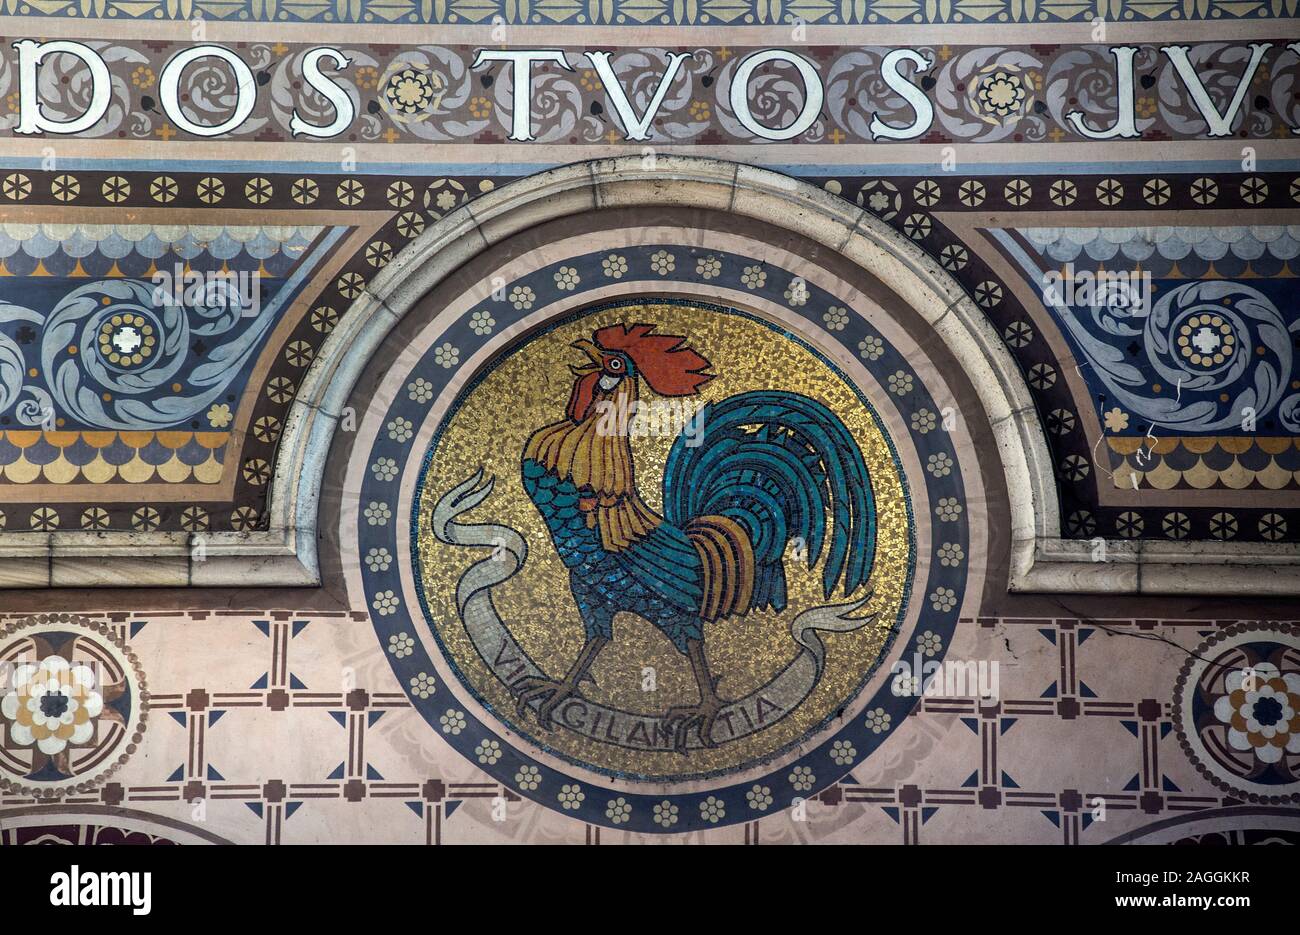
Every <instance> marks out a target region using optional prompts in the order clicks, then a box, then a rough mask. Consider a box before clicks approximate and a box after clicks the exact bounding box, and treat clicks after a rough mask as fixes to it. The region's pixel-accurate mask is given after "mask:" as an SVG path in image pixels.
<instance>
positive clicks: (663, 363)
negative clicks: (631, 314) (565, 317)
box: [592, 324, 713, 396]
mask: <svg viewBox="0 0 1300 935" xmlns="http://www.w3.org/2000/svg"><path fill="white" fill-rule="evenodd" d="M654 329H655V326H654V325H644V324H638V325H610V326H609V327H608V328H601V329H600V330H599V331H597V332H596V333H595V334H594V335H592V337H593V338H594V339H595V342H596V343H597V344H598V345H600V346H601V347H603V348H604V349H605V350H607V351H622V352H623V353H625V354H627V356H628V357H631V358H632V363H634V364H636V369H637V372H638V373H640V374H641V376H643V377H645V381H646V383H648V384H649V385H650V389H652V390H654V391H655V392H656V393H658V394H659V395H660V396H692V395H694V394H695V393H697V392H699V389H700V387H701V386H703V385H704V384H705V383H708V382H709V381H710V380H712V379H713V374H711V373H705V372H704V371H705V370H707V369H708V368H709V367H710V366H711V365H710V364H709V362H708V360H706V359H705V358H704V357H702V356H701V355H699V354H697V353H696V352H695V351H693V350H691V349H690V348H689V347H687V346H686V344H685V341H686V338H684V337H682V336H681V335H678V334H654Z"/></svg>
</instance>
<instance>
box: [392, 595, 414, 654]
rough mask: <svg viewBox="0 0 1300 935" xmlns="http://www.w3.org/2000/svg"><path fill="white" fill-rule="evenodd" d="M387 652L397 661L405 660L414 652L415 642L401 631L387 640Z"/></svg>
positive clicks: (409, 635)
mask: <svg viewBox="0 0 1300 935" xmlns="http://www.w3.org/2000/svg"><path fill="white" fill-rule="evenodd" d="M386 593H388V594H392V593H393V592H392V591H388V592H386ZM388 651H389V652H390V653H392V654H393V655H394V656H396V657H397V658H398V659H405V658H406V657H407V656H409V655H411V653H413V652H415V640H414V639H413V638H412V637H411V634H409V633H407V632H406V631H405V630H403V631H402V632H401V633H396V634H394V635H393V636H390V637H389V638H388Z"/></svg>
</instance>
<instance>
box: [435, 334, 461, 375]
mask: <svg viewBox="0 0 1300 935" xmlns="http://www.w3.org/2000/svg"><path fill="white" fill-rule="evenodd" d="M433 362H434V363H435V364H437V365H438V366H439V367H446V368H447V369H448V370H450V369H451V368H452V367H454V366H456V365H457V364H458V363H460V348H458V347H456V345H454V344H452V343H451V342H450V341H444V342H442V344H440V345H438V347H436V348H434V351H433Z"/></svg>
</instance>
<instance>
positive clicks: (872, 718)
mask: <svg viewBox="0 0 1300 935" xmlns="http://www.w3.org/2000/svg"><path fill="white" fill-rule="evenodd" d="M891 720H892V718H891V717H890V716H889V712H888V711H886V710H885V709H884V708H872V709H871V710H870V711H868V712H867V729H868V730H870V731H871V732H872V733H873V734H883V733H884V732H885V731H887V730H889V722H890V721H891Z"/></svg>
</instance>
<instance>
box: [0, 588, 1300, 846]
mask: <svg viewBox="0 0 1300 935" xmlns="http://www.w3.org/2000/svg"><path fill="white" fill-rule="evenodd" d="M93 616H95V617H98V618H99V619H100V620H102V622H103V623H105V624H107V625H108V626H109V628H110V630H111V631H112V632H113V633H114V634H115V635H118V636H120V637H124V638H126V639H127V642H128V644H129V646H130V648H131V649H132V651H133V652H135V653H136V654H137V655H138V656H139V657H140V659H141V661H142V664H143V666H144V668H145V670H146V672H147V673H148V674H149V678H150V682H151V692H152V694H151V712H152V714H153V716H154V719H155V720H156V723H154V724H152V725H151V727H150V730H149V732H148V733H147V734H146V736H145V739H144V741H143V746H142V748H141V750H140V752H139V753H138V754H137V755H136V756H135V757H133V758H132V759H131V760H130V761H128V762H127V764H126V765H125V766H123V767H122V768H121V770H120V772H119V773H118V774H117V775H115V776H114V777H112V779H111V781H109V782H107V783H104V784H102V785H98V786H96V787H95V788H93V789H91V790H90V791H88V792H86V793H79V794H75V795H69V796H67V797H55V798H52V799H48V800H44V808H45V809H48V810H49V813H50V814H51V815H53V816H57V815H58V814H60V813H67V814H75V813H77V812H78V810H80V809H87V808H91V807H96V806H112V807H116V808H119V809H133V810H137V813H138V811H140V810H143V811H148V812H152V813H155V814H157V815H159V816H160V817H170V818H172V819H181V820H182V821H183V822H184V823H185V824H186V825H187V826H188V827H191V828H193V829H195V830H201V831H202V832H203V833H204V834H207V835H215V836H218V837H220V838H223V839H227V840H232V841H235V842H237V843H239V842H246V843H272V844H279V843H308V842H314V841H320V840H330V839H334V840H337V839H339V838H341V837H346V839H348V840H351V841H356V842H376V843H378V842H404V843H425V844H441V843H453V842H462V841H470V840H474V841H496V840H502V841H506V840H513V841H553V842H572V843H582V842H584V841H585V842H587V843H601V842H607V843H638V842H641V841H646V842H649V841H650V840H653V837H650V836H642V835H639V834H635V833H631V832H626V831H616V830H611V829H609V828H599V827H596V826H593V825H585V824H583V823H582V822H580V821H576V820H573V819H572V818H565V817H562V816H559V815H557V814H556V813H555V812H552V811H550V810H549V809H545V808H543V807H542V806H540V805H536V804H533V803H531V802H529V801H527V800H526V799H524V798H522V797H521V796H520V795H519V794H518V792H517V791H516V790H514V789H512V788H511V786H510V785H509V784H508V783H507V784H502V783H500V782H498V781H495V780H493V779H491V778H490V777H489V776H487V775H486V774H484V773H483V772H481V771H480V768H479V767H478V766H477V764H474V763H472V762H471V761H467V760H465V759H464V758H463V757H461V756H459V755H458V754H456V753H455V752H453V751H452V750H451V748H450V747H449V746H448V745H447V744H446V743H445V741H444V740H443V739H442V735H441V734H439V733H437V732H430V731H428V730H427V728H426V727H424V725H423V722H422V721H420V719H419V716H418V715H417V714H415V713H414V712H413V711H412V710H411V708H410V702H409V701H407V700H406V697H405V696H404V694H403V693H402V691H401V689H400V687H399V686H398V685H397V683H396V681H395V680H394V678H393V676H392V675H391V673H390V671H389V669H388V666H387V664H386V663H385V662H384V660H383V658H381V657H382V655H383V654H382V652H381V651H380V650H379V649H378V647H377V645H376V644H375V641H374V636H373V633H372V632H371V629H370V626H369V625H368V624H367V623H366V622H365V621H364V616H365V615H364V614H363V613H360V612H354V613H344V614H340V613H321V612H319V611H314V612H302V613H295V612H292V611H274V612H266V613H257V612H248V611H245V612H232V611H216V612H209V611H199V612H193V613H185V614H181V615H171V616H168V615H159V614H151V613H149V612H147V611H138V612H134V613H120V614H114V615H111V617H110V616H108V615H93ZM1237 623H1238V622H1237V621H1234V620H1213V619H1194V618H1187V619H1155V618H1151V619H1143V618H1133V617H1104V616H1103V617H1098V618H1096V619H1093V618H1078V617H982V618H963V619H962V620H961V621H959V623H958V627H957V636H956V640H957V642H956V643H955V644H954V647H953V650H954V651H955V652H957V653H959V654H963V655H966V656H975V655H982V656H985V657H987V658H988V659H989V660H990V661H994V660H996V661H997V662H998V663H999V665H1000V666H1001V685H1000V697H1001V700H1000V702H999V703H997V704H994V705H982V704H981V703H980V702H979V701H978V700H977V699H959V698H923V699H921V701H920V703H919V704H918V705H917V707H916V709H915V710H914V711H913V712H912V713H911V714H909V715H908V716H907V717H906V719H905V720H904V721H903V722H902V723H901V724H897V725H895V727H894V731H893V735H892V736H891V737H890V739H889V741H888V742H887V743H886V744H885V745H884V746H883V747H882V749H881V751H880V752H879V754H877V756H875V757H872V758H871V759H869V760H867V761H866V762H865V763H864V764H863V765H862V766H860V767H859V768H857V769H854V770H853V771H852V772H851V773H848V774H846V775H844V776H843V777H842V778H840V779H839V780H838V781H837V782H836V783H834V784H833V785H832V786H830V787H828V788H827V789H825V790H824V791H822V792H821V793H820V794H819V795H818V796H817V797H816V798H815V799H812V800H809V802H808V804H807V808H806V815H805V816H804V817H805V818H806V820H802V821H801V820H795V819H794V818H792V815H791V813H790V812H789V811H775V810H774V813H773V814H770V815H768V816H756V817H754V818H752V819H750V820H748V821H746V822H744V823H743V824H740V825H735V826H732V827H729V828H717V829H712V830H707V831H703V832H698V833H696V835H694V836H692V837H691V838H690V840H699V841H717V842H723V841H729V842H733V843H742V842H744V843H769V842H770V843H776V842H790V843H793V842H797V841H803V840H821V841H836V840H839V841H858V842H861V841H871V842H874V843H888V842H897V843H927V844H934V843H974V842H985V843H996V842H1017V843H1025V842H1039V843H1061V844H1090V843H1102V842H1106V841H1110V840H1112V839H1115V838H1119V837H1122V836H1129V835H1138V834H1141V833H1142V829H1143V828H1145V827H1148V826H1156V825H1157V824H1159V823H1162V822H1164V821H1166V820H1168V819H1171V818H1176V817H1178V816H1188V817H1189V818H1190V817H1192V816H1195V817H1200V818H1204V819H1205V820H1207V821H1209V820H1212V819H1213V817H1214V816H1215V815H1216V811H1217V810H1218V809H1221V808H1225V807H1229V806H1233V805H1236V804H1239V803H1240V801H1241V800H1240V798H1238V797H1237V796H1235V795H1234V794H1233V793H1231V792H1226V791H1223V790H1220V789H1216V788H1215V787H1214V786H1213V785H1211V784H1210V783H1209V782H1208V781H1207V780H1206V779H1205V778H1204V777H1203V776H1202V775H1201V773H1200V772H1199V771H1198V769H1197V768H1196V767H1195V766H1194V765H1193V763H1191V762H1189V760H1188V759H1187V757H1186V756H1185V755H1184V754H1183V752H1182V751H1181V749H1180V747H1179V741H1178V737H1177V736H1176V733H1175V727H1176V726H1177V721H1176V711H1175V708H1174V689H1175V676H1176V674H1177V669H1178V666H1179V664H1180V661H1182V660H1186V659H1189V658H1192V657H1189V656H1188V655H1187V653H1188V652H1190V651H1191V649H1192V648H1193V647H1195V646H1196V645H1197V643H1199V642H1200V641H1201V640H1202V638H1203V637H1204V636H1205V635H1207V634H1210V633H1213V632H1215V631H1218V630H1220V629H1222V628H1230V627H1232V626H1234V625H1236V624H1237ZM1240 623H1241V626H1245V625H1246V622H1245V621H1241V622H1240ZM1290 625H1291V626H1294V622H1292V624H1290ZM181 633H185V634H188V638H190V639H203V640H205V641H206V642H208V643H209V645H212V646H216V647H220V648H221V650H220V656H221V660H222V661H221V663H220V664H219V665H217V666H215V667H208V669H207V670H206V671H204V670H201V669H193V668H191V667H190V666H188V664H187V663H185V662H183V661H180V660H177V661H175V662H173V663H171V664H170V665H169V664H168V662H167V660H168V659H169V658H171V657H169V655H168V654H167V647H168V646H169V645H174V641H175V640H176V639H177V637H178V636H179V634H181ZM1291 640H1292V647H1293V651H1294V650H1295V649H1297V648H1300V644H1296V643H1295V641H1294V637H1292V638H1291ZM1117 654H1119V655H1122V656H1123V658H1124V668H1125V669H1126V670H1127V671H1142V672H1145V673H1151V674H1152V675H1150V676H1144V679H1143V681H1142V682H1141V683H1140V684H1135V683H1134V682H1133V680H1132V679H1130V678H1127V677H1125V676H1123V675H1122V674H1121V673H1119V672H1117V671H1116V669H1117V666H1116V664H1115V663H1116V659H1117V658H1118V655H1117ZM340 673H343V674H344V676H345V677H346V678H347V679H349V680H350V681H347V682H345V683H343V684H341V685H340V684H331V682H332V681H333V680H334V679H337V677H338V676H339V674H340ZM1161 674H1163V676H1164V678H1163V681H1162V678H1161ZM289 736H293V737H298V738H300V739H301V738H306V739H310V740H311V749H308V747H307V746H306V745H305V744H294V745H290V748H288V749H286V748H285V745H283V744H281V745H280V750H279V752H277V753H273V754H266V755H263V754H261V753H260V752H259V751H260V744H261V743H262V742H263V741H262V740H260V739H259V738H260V737H266V738H277V737H279V738H283V737H289ZM417 738H419V739H417ZM1048 738H1054V739H1053V740H1052V741H1051V742H1052V743H1053V744H1055V745H1057V747H1058V749H1069V750H1079V749H1085V748H1086V749H1089V750H1090V751H1092V752H1093V753H1094V754H1095V755H1094V756H1090V757H1089V758H1086V759H1081V758H1078V757H1073V756H1065V757H1044V756H1043V755H1042V745H1043V744H1044V743H1045V742H1047V741H1048ZM1062 738H1070V739H1069V740H1063V739H1062ZM32 802H33V800H32V798H31V797H30V796H21V795H14V794H11V793H6V792H3V791H0V824H6V825H7V826H8V825H12V826H20V825H21V824H22V819H21V818H14V819H8V820H7V819H6V816H7V815H11V814H16V813H19V811H18V810H20V809H22V808H23V806H30V805H31V804H32ZM196 816H197V817H196ZM1260 820H1261V821H1262V822H1263V826H1264V827H1267V826H1268V819H1267V818H1261V819H1260Z"/></svg>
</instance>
